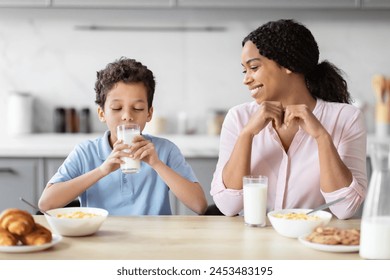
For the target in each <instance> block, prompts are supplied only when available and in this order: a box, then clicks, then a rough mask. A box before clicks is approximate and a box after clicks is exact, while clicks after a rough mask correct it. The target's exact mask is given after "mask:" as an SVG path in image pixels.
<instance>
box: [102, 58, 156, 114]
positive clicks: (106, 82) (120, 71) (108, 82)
mask: <svg viewBox="0 0 390 280" xmlns="http://www.w3.org/2000/svg"><path fill="white" fill-rule="evenodd" d="M118 82H124V83H126V84H128V83H138V82H142V83H143V84H144V85H145V88H146V92H147V100H148V109H150V108H151V107H152V104H153V97H154V90H155V87H156V82H155V79H154V76H153V72H152V71H150V70H149V69H148V68H147V67H146V66H145V65H143V64H142V63H140V62H138V61H136V60H134V59H129V58H126V57H121V58H120V59H118V60H116V61H114V62H112V63H109V64H107V66H106V68H104V69H103V70H100V71H98V72H97V80H96V82H95V92H96V100H95V103H96V104H98V105H99V106H100V107H101V108H102V109H104V104H105V103H106V99H107V93H108V92H109V91H110V90H111V89H112V88H113V87H114V86H115V84H116V83H118Z"/></svg>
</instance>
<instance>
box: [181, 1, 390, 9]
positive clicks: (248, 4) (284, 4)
mask: <svg viewBox="0 0 390 280" xmlns="http://www.w3.org/2000/svg"><path fill="white" fill-rule="evenodd" d="M382 1H383V0H382ZM177 5H178V6H179V7H199V8H200V7H216V8H357V7H359V6H360V0H240V1H237V0H177Z"/></svg>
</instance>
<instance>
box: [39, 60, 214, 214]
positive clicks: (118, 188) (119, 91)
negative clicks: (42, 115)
mask: <svg viewBox="0 0 390 280" xmlns="http://www.w3.org/2000/svg"><path fill="white" fill-rule="evenodd" d="M154 90H155V80H154V77H153V73H152V72H151V71H150V70H149V69H148V68H147V67H146V66H144V65H142V64H141V63H140V62H137V61H135V60H133V59H127V58H121V59H119V60H117V61H115V62H113V63H110V64H108V65H107V67H106V68H105V69H103V70H101V71H99V72H98V73H97V81H96V83H95V91H96V101H95V102H96V103H97V104H98V116H99V119H100V121H102V122H105V123H106V124H107V127H108V131H106V132H105V134H104V135H103V137H101V138H97V139H95V140H88V141H85V142H83V143H81V144H79V145H78V146H76V148H75V149H74V150H73V151H72V152H71V153H70V154H69V156H68V157H67V159H66V160H65V161H64V163H63V164H62V166H61V167H60V168H59V169H58V171H57V173H56V174H55V175H54V176H53V178H51V180H50V181H49V182H48V184H47V186H46V188H45V190H44V191H43V193H42V196H41V198H40V200H39V207H40V209H42V210H49V209H53V208H58V207H63V206H64V205H66V204H68V203H69V202H70V201H72V200H74V199H75V198H76V197H79V200H80V202H81V206H89V207H99V208H104V209H106V210H108V211H109V213H110V215H170V214H171V209H170V204H169V192H168V190H171V191H172V192H173V193H174V194H175V195H176V197H177V198H178V199H179V200H180V201H181V202H183V203H184V204H185V205H186V206H187V207H188V208H190V209H191V210H192V211H194V212H196V213H198V214H203V213H204V211H205V210H206V207H207V202H206V198H205V195H204V192H203V190H202V187H201V186H200V184H199V183H198V182H197V179H196V177H195V175H194V173H193V171H192V169H191V167H190V166H189V165H188V164H187V163H186V161H185V159H184V157H183V155H182V154H181V152H180V150H179V149H178V148H177V146H176V145H174V144H173V143H172V142H170V141H168V140H166V139H163V138H158V137H154V136H151V135H142V134H141V135H139V136H136V137H135V139H134V140H133V144H132V145H131V146H129V145H126V144H124V143H123V142H122V141H120V140H118V138H117V135H116V127H117V126H118V125H121V124H128V123H136V124H138V125H139V126H140V130H141V132H142V130H143V128H144V127H145V124H146V122H149V121H150V120H151V119H152V115H153V106H152V103H153V96H154ZM126 149H129V152H125V151H124V150H126ZM121 157H131V158H134V159H139V160H141V170H140V172H139V173H137V174H128V175H126V174H124V173H122V172H121V170H120V168H119V167H120V164H121V163H123V161H122V160H121V159H120V158H121Z"/></svg>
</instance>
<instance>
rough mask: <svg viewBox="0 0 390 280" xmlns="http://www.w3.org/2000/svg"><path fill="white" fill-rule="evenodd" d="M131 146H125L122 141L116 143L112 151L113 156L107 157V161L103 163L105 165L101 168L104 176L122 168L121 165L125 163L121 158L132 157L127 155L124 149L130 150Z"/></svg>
mask: <svg viewBox="0 0 390 280" xmlns="http://www.w3.org/2000/svg"><path fill="white" fill-rule="evenodd" d="M129 148H130V147H129V145H126V144H123V141H122V140H117V141H116V142H115V143H114V147H113V149H112V152H111V154H110V155H109V156H108V157H107V159H106V160H105V161H104V162H103V164H102V165H101V166H100V167H99V168H100V170H101V171H102V172H103V174H104V175H108V174H109V173H111V172H113V171H115V170H117V169H118V168H119V167H120V164H121V163H123V161H122V160H121V157H128V156H130V154H129V153H126V152H125V151H124V149H129Z"/></svg>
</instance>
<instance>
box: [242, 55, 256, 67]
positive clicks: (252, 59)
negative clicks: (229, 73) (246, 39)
mask: <svg viewBox="0 0 390 280" xmlns="http://www.w3.org/2000/svg"><path fill="white" fill-rule="evenodd" d="M256 60H260V58H258V57H255V58H251V59H248V60H247V61H245V64H249V63H251V62H252V61H256ZM241 65H242V66H244V64H242V63H241Z"/></svg>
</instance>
